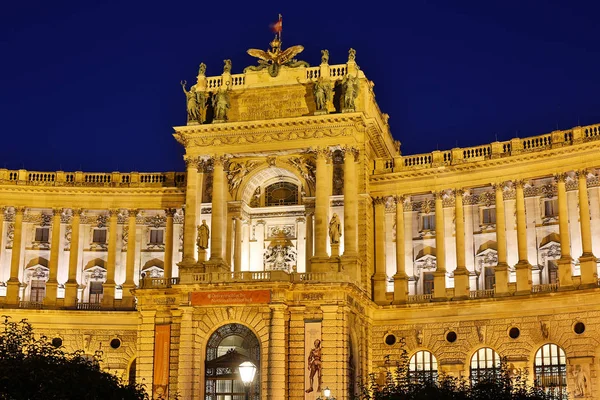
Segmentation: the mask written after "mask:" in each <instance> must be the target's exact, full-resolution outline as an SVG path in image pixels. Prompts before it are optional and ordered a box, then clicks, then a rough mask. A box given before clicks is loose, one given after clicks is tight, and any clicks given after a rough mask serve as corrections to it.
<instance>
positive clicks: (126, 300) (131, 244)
mask: <svg viewBox="0 0 600 400" xmlns="http://www.w3.org/2000/svg"><path fill="white" fill-rule="evenodd" d="M137 213H138V210H137V209H131V210H128V215H129V217H128V218H127V258H126V262H125V282H124V283H123V301H122V302H121V304H122V305H123V307H133V303H134V301H133V295H132V294H131V290H133V288H134V287H135V282H134V271H135V250H136V249H135V247H136V242H137V224H136V217H137ZM140 286H141V285H140Z"/></svg>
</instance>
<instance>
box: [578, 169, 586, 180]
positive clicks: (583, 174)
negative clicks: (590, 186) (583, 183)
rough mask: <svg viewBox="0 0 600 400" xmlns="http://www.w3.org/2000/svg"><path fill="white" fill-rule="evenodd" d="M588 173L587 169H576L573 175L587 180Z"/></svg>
mask: <svg viewBox="0 0 600 400" xmlns="http://www.w3.org/2000/svg"><path fill="white" fill-rule="evenodd" d="M588 174H589V171H588V170H587V169H578V170H577V171H575V176H576V177H577V179H582V180H583V179H586V180H587V176H588Z"/></svg>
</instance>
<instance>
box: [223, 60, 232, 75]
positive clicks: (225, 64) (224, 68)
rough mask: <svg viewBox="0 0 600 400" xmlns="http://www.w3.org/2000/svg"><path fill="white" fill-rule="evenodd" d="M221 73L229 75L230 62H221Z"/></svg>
mask: <svg viewBox="0 0 600 400" xmlns="http://www.w3.org/2000/svg"><path fill="white" fill-rule="evenodd" d="M223 63H224V65H223V73H224V74H230V73H231V60H223Z"/></svg>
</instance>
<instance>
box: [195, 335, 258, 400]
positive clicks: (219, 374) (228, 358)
mask: <svg viewBox="0 0 600 400" xmlns="http://www.w3.org/2000/svg"><path fill="white" fill-rule="evenodd" d="M244 361H250V362H252V363H254V365H256V368H257V369H256V376H255V378H254V383H253V385H252V387H251V388H250V399H252V400H259V399H260V344H259V342H258V338H257V337H256V335H255V334H254V333H253V332H252V331H251V330H250V329H248V328H247V327H245V326H244V325H240V324H228V325H224V326H222V327H220V328H219V329H217V330H216V331H215V333H213V334H212V335H211V337H210V339H208V343H207V345H206V361H205V367H206V368H205V370H206V374H205V382H206V387H205V394H206V395H205V399H206V400H244V395H245V392H244V384H243V383H242V380H241V378H240V375H239V372H238V366H239V365H240V364H241V363H243V362H244Z"/></svg>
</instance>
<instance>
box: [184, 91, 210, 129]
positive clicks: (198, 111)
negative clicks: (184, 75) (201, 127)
mask: <svg viewBox="0 0 600 400" xmlns="http://www.w3.org/2000/svg"><path fill="white" fill-rule="evenodd" d="M180 84H181V88H182V89H183V93H185V97H186V100H187V122H198V123H200V124H201V123H202V122H204V117H203V111H204V109H205V107H206V95H205V94H204V93H202V92H198V91H196V85H194V86H192V87H191V88H190V90H186V88H185V85H187V82H186V81H181V82H180Z"/></svg>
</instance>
